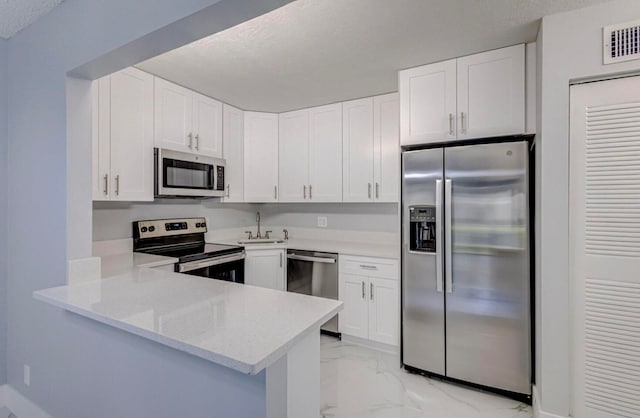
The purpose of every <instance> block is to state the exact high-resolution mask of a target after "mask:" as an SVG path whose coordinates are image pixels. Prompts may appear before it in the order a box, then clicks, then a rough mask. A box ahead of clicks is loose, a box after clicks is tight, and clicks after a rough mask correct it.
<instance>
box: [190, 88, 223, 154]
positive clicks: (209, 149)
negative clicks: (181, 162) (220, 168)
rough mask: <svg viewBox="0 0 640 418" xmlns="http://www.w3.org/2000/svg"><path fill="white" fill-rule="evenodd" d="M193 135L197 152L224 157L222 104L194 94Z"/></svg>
mask: <svg viewBox="0 0 640 418" xmlns="http://www.w3.org/2000/svg"><path fill="white" fill-rule="evenodd" d="M193 135H194V138H193V139H194V149H195V152H197V153H199V154H205V155H210V156H213V157H222V141H223V139H222V103H220V102H219V101H217V100H213V99H211V98H209V97H207V96H203V95H202V94H198V93H193Z"/></svg>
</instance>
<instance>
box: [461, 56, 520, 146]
mask: <svg viewBox="0 0 640 418" xmlns="http://www.w3.org/2000/svg"><path fill="white" fill-rule="evenodd" d="M524 53H525V47H524V45H515V46H512V47H509V48H502V49H497V50H495V51H489V52H484V53H482V54H476V55H471V56H468V57H464V58H459V59H458V114H459V120H458V138H482V137H491V136H500V135H511V134H521V133H524V132H525V56H524V55H525V54H524Z"/></svg>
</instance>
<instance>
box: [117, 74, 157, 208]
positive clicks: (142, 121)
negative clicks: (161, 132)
mask: <svg viewBox="0 0 640 418" xmlns="http://www.w3.org/2000/svg"><path fill="white" fill-rule="evenodd" d="M110 78H111V177H112V182H111V185H112V187H113V191H112V193H111V199H112V200H126V201H153V76H152V75H150V74H147V73H145V72H142V71H139V70H136V69H135V68H127V69H125V70H122V71H120V72H117V73H115V74H112V75H111V77H110Z"/></svg>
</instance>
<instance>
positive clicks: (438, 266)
mask: <svg viewBox="0 0 640 418" xmlns="http://www.w3.org/2000/svg"><path fill="white" fill-rule="evenodd" d="M442 260H444V254H442V180H440V179H438V180H436V292H438V293H442V287H443V284H444V280H443V278H442V274H443V266H442Z"/></svg>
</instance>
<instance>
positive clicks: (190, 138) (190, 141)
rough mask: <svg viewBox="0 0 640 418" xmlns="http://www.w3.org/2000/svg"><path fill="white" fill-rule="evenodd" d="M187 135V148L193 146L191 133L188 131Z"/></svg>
mask: <svg viewBox="0 0 640 418" xmlns="http://www.w3.org/2000/svg"><path fill="white" fill-rule="evenodd" d="M187 136H188V138H189V148H193V134H192V133H191V132H189V135H187Z"/></svg>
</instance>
